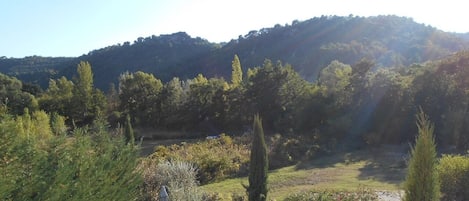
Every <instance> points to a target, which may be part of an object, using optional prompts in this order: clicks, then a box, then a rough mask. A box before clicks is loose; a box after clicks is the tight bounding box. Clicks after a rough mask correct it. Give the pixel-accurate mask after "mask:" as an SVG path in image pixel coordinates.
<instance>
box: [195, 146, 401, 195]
mask: <svg viewBox="0 0 469 201" xmlns="http://www.w3.org/2000/svg"><path fill="white" fill-rule="evenodd" d="M401 153H404V152H403V151H402V149H400V148H391V149H386V148H381V149H376V150H362V151H356V152H352V153H342V154H335V155H332V156H326V157H322V158H318V159H316V160H312V161H308V162H306V163H303V164H301V165H298V166H289V167H285V168H281V169H278V170H273V171H271V172H270V173H269V179H268V183H269V199H271V200H273V199H275V200H282V199H284V198H285V197H287V196H288V195H289V194H292V193H296V192H300V191H311V190H319V191H321V190H335V191H354V190H357V189H358V188H360V187H364V188H369V189H373V190H384V191H398V190H399V189H400V184H401V183H402V181H403V180H404V178H405V163H404V162H403V159H402V154H401ZM242 184H245V185H247V184H248V181H247V178H246V177H244V178H234V179H227V180H224V181H221V182H217V183H212V184H208V185H204V186H202V189H203V190H204V191H206V192H212V193H214V192H216V193H221V194H224V195H228V194H231V193H238V194H239V193H243V192H245V190H244V187H243V186H242Z"/></svg>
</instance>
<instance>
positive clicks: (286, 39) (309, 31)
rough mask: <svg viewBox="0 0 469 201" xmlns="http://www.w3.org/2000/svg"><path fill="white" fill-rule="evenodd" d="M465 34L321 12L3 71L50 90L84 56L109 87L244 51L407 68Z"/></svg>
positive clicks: (249, 58)
mask: <svg viewBox="0 0 469 201" xmlns="http://www.w3.org/2000/svg"><path fill="white" fill-rule="evenodd" d="M464 38H467V37H466V35H464V34H455V33H446V32H443V31H440V30H438V29H436V28H433V27H430V26H425V25H423V24H418V23H416V22H414V21H413V20H412V19H410V18H405V17H397V16H376V17H356V16H347V17H339V16H322V17H316V18H313V19H310V20H306V21H293V22H292V23H291V24H286V25H276V26H274V27H271V28H262V29H260V30H253V31H250V32H249V33H247V34H245V35H244V36H243V35H240V36H239V38H237V39H233V40H231V41H229V42H227V43H223V44H215V43H211V42H209V41H207V40H205V39H201V38H192V37H190V36H189V35H187V34H186V33H184V32H180V33H174V34H169V35H161V36H150V37H146V38H143V37H142V38H138V39H137V40H135V41H134V42H124V43H122V44H117V45H113V46H109V47H105V48H102V49H99V50H93V51H91V52H89V53H88V54H86V55H82V56H80V57H78V58H42V57H27V58H24V59H8V58H3V59H1V60H0V71H1V72H3V73H5V74H8V75H14V76H17V77H19V78H20V79H22V80H24V81H27V82H35V83H38V84H41V86H42V87H43V88H45V87H47V85H46V83H47V82H48V78H49V77H54V78H59V77H60V76H62V75H64V76H66V77H67V78H69V79H70V78H71V77H72V76H73V73H74V72H75V67H76V65H77V64H78V63H79V62H80V61H89V62H90V63H91V64H92V66H93V71H94V73H95V74H94V76H95V80H96V81H95V85H96V86H97V87H98V88H100V89H107V88H108V87H109V84H110V83H111V82H112V83H115V84H116V83H117V80H118V76H119V75H120V74H122V73H124V72H127V71H128V72H136V71H144V72H147V73H152V74H154V75H155V76H156V77H157V78H159V79H162V80H163V81H169V80H170V79H171V78H172V77H180V78H183V79H186V78H191V77H194V76H195V75H197V74H198V73H203V74H204V75H205V76H207V77H214V76H222V77H225V78H227V76H229V75H230V66H231V65H230V61H231V59H232V57H233V55H235V54H237V55H238V56H239V57H240V58H241V61H242V66H243V68H244V70H246V69H247V68H249V67H254V66H260V65H262V63H263V61H264V59H266V58H269V59H271V60H272V61H277V60H281V61H283V62H284V63H289V64H291V65H292V66H293V68H294V69H295V70H296V71H297V72H299V73H300V75H301V76H302V77H303V78H305V79H306V80H308V81H313V80H316V79H317V77H318V73H319V71H320V70H321V69H322V68H324V67H325V66H327V65H328V64H329V63H330V62H331V61H333V60H338V61H340V62H343V63H350V64H351V63H355V62H357V61H359V60H360V59H362V58H368V59H370V60H373V61H374V62H375V63H376V66H375V67H402V66H408V65H410V64H412V63H421V62H425V61H427V60H435V59H441V58H443V57H445V56H448V55H450V54H452V53H454V52H456V51H459V50H463V49H466V48H468V47H469V43H468V42H467V40H466V39H464ZM37 60H41V62H37Z"/></svg>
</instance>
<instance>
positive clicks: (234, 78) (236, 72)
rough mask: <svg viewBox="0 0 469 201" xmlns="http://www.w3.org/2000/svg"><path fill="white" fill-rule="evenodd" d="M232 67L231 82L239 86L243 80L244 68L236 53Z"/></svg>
mask: <svg viewBox="0 0 469 201" xmlns="http://www.w3.org/2000/svg"><path fill="white" fill-rule="evenodd" d="M231 68H232V71H231V84H233V86H235V87H236V86H239V84H241V82H242V81H243V70H242V69H241V62H240V61H239V58H238V55H234V59H233V61H232V62H231Z"/></svg>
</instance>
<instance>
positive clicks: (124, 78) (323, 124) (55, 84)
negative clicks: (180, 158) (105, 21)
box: [0, 52, 469, 150]
mask: <svg viewBox="0 0 469 201" xmlns="http://www.w3.org/2000/svg"><path fill="white" fill-rule="evenodd" d="M468 67H469V53H468V52H460V53H457V54H454V55H452V56H450V57H448V58H446V59H443V60H440V61H435V62H427V63H424V64H414V65H410V66H408V67H400V68H388V69H382V68H376V65H375V63H374V62H373V61H369V60H366V59H363V60H361V61H359V62H357V63H355V64H353V65H348V64H344V63H341V62H339V61H333V62H331V63H330V64H329V65H327V66H326V67H325V68H323V69H322V70H321V72H320V74H319V78H318V80H317V81H316V82H312V83H311V82H307V81H306V80H304V79H303V78H302V77H301V76H300V75H299V74H298V73H297V72H295V71H294V70H293V68H292V67H291V66H290V65H288V64H283V63H282V62H272V61H270V60H265V62H264V63H263V64H262V66H259V67H255V68H250V69H248V70H247V71H245V72H243V70H242V69H243V68H242V67H241V62H240V61H239V58H238V57H237V56H235V57H234V59H233V61H232V78H231V80H228V81H226V80H225V79H223V78H206V77H205V76H203V75H202V74H199V75H198V76H196V77H195V78H193V79H187V80H181V79H179V78H177V77H175V78H173V79H172V80H170V81H169V82H162V81H161V80H159V79H158V78H156V77H155V76H154V75H152V74H149V73H145V72H136V73H124V74H122V75H121V76H120V78H119V85H118V87H110V90H109V92H108V93H107V94H104V93H103V92H101V91H100V90H98V89H96V88H95V87H94V85H93V72H92V71H91V66H90V64H89V63H87V62H81V63H80V64H79V65H78V68H77V72H78V73H77V74H78V76H77V77H75V78H74V79H73V80H68V79H66V78H65V77H62V78H60V79H58V80H50V83H49V87H48V88H47V89H46V90H45V91H44V92H41V91H40V90H37V88H34V87H31V86H29V87H24V86H25V85H22V83H21V82H20V81H18V80H17V79H15V78H11V77H7V76H4V75H2V77H1V79H2V80H1V81H2V85H1V87H2V88H1V90H0V98H1V100H2V103H3V104H4V105H6V106H7V107H8V108H9V112H10V113H11V114H23V108H26V107H27V108H29V109H30V110H31V111H35V110H44V111H46V112H47V113H49V114H55V113H56V114H59V115H61V116H64V117H66V123H67V125H68V126H69V127H71V128H75V127H80V126H82V125H89V124H92V123H93V122H94V121H96V120H108V122H109V123H110V125H111V126H118V125H119V124H121V125H122V124H123V123H124V122H125V118H124V117H125V116H126V115H129V116H130V117H131V122H132V125H134V126H135V127H139V128H151V129H154V130H160V131H186V132H188V133H204V134H216V133H223V132H226V133H243V132H245V131H248V130H249V128H250V122H252V116H253V115H254V114H257V113H258V114H260V115H261V116H262V117H263V123H264V128H265V130H266V133H267V134H268V135H269V134H274V133H280V134H282V135H284V136H303V137H306V138H308V139H309V138H311V139H314V140H316V141H317V143H319V144H330V145H334V144H337V143H341V142H346V144H348V145H356V146H362V145H378V144H386V143H403V142H408V141H411V140H412V139H414V136H415V133H417V132H416V130H415V126H414V123H413V122H414V121H413V117H414V114H415V113H416V110H417V109H418V108H419V107H421V108H422V109H423V110H424V111H425V112H426V113H427V114H429V116H430V117H431V121H433V122H435V127H436V132H435V133H436V140H437V143H438V145H439V147H456V148H457V149H458V150H466V149H467V144H468V143H467V142H468V141H469V137H468V135H467V134H466V133H467V131H468V129H469V128H468V127H467V125H469V124H468V123H467V121H469V119H468V117H469V116H468V113H469V109H468V104H469V99H468V96H467V91H468V89H469V82H467V81H466V77H467V76H469V70H468V69H469V68H468ZM116 88H117V89H116Z"/></svg>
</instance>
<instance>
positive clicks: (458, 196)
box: [437, 155, 469, 201]
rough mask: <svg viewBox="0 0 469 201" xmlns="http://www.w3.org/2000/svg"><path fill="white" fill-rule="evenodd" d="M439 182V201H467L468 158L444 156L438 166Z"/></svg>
mask: <svg viewBox="0 0 469 201" xmlns="http://www.w3.org/2000/svg"><path fill="white" fill-rule="evenodd" d="M437 169H438V176H439V177H440V181H441V193H442V197H441V200H443V201H449V200H468V199H469V192H468V190H467V189H469V157H468V156H461V155H455V156H452V155H444V156H443V157H442V158H441V159H440V161H439V164H438V168H437Z"/></svg>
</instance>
